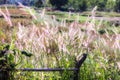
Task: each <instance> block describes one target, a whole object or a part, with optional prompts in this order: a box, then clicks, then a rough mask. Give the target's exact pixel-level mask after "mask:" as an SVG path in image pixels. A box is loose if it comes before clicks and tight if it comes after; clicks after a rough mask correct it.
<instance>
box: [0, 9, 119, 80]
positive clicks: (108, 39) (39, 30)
mask: <svg viewBox="0 0 120 80" xmlns="http://www.w3.org/2000/svg"><path fill="white" fill-rule="evenodd" d="M2 9H3V8H2ZM22 9H24V11H23V12H24V14H21V11H22V10H20V11H19V9H13V8H12V10H9V9H6V10H5V9H3V10H1V11H0V15H1V18H0V54H2V50H3V51H4V47H5V45H9V46H10V48H9V49H8V52H6V55H7V54H8V56H7V57H8V62H9V65H11V64H13V63H14V64H17V65H16V66H14V68H58V67H59V68H72V67H75V58H76V59H77V60H78V59H79V58H80V56H81V55H82V54H83V53H87V54H88V57H87V59H86V61H85V62H84V64H83V65H82V67H81V68H80V74H79V79H80V80H119V79H120V25H118V26H115V25H114V23H112V24H111V22H109V21H101V20H95V19H94V16H93V17H91V18H88V17H87V16H83V15H84V14H85V15H86V13H87V12H85V13H82V14H78V13H67V12H47V11H45V10H44V9H43V10H42V11H40V13H37V12H36V11H35V10H34V9H31V8H27V7H23V8H22ZM8 11H9V12H8ZM5 12H7V13H5ZM25 12H26V13H25ZM19 13H20V14H19ZM93 13H95V11H93ZM25 14H27V15H25ZM87 14H90V13H87ZM102 14H105V15H107V14H109V13H102ZM102 14H101V15H102ZM113 14H114V13H113ZM13 15H14V17H13ZM91 15H92V14H91ZM105 15H103V16H105ZM109 15H110V16H111V15H112V14H109ZM115 15H117V16H119V14H117V13H115ZM10 16H11V17H10ZM15 16H17V17H15ZM19 16H22V17H19ZM28 16H29V17H28ZM14 50H17V51H16V53H15V52H14ZM23 50H24V51H27V52H30V53H32V54H33V56H31V57H30V58H29V57H26V56H24V55H21V54H20V51H23ZM13 53H15V54H16V55H14V54H13ZM10 54H11V55H10ZM6 55H5V56H6ZM5 56H2V57H1V59H3V58H4V57H5ZM27 56H28V55H27ZM73 77H74V76H73V72H68V71H64V72H62V73H59V72H39V73H38V72H16V73H14V79H17V80H73Z"/></svg>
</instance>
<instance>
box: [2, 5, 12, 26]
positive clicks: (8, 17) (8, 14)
mask: <svg viewBox="0 0 120 80" xmlns="http://www.w3.org/2000/svg"><path fill="white" fill-rule="evenodd" d="M5 9H6V14H5V13H4V12H3V11H2V10H1V9H0V14H1V15H3V17H4V19H5V21H6V22H7V23H8V24H9V26H10V27H12V26H13V24H12V21H11V17H10V13H9V11H8V9H7V7H5Z"/></svg>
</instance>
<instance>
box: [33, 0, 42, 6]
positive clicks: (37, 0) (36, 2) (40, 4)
mask: <svg viewBox="0 0 120 80" xmlns="http://www.w3.org/2000/svg"><path fill="white" fill-rule="evenodd" d="M35 6H36V7H42V6H43V3H42V0H36V1H35Z"/></svg>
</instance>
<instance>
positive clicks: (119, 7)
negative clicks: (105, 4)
mask: <svg viewBox="0 0 120 80" xmlns="http://www.w3.org/2000/svg"><path fill="white" fill-rule="evenodd" d="M115 11H116V12H120V0H116V5H115Z"/></svg>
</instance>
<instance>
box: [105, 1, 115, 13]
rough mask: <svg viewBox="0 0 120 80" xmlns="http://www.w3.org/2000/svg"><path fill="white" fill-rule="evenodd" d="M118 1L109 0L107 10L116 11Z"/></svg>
mask: <svg viewBox="0 0 120 80" xmlns="http://www.w3.org/2000/svg"><path fill="white" fill-rule="evenodd" d="M115 5H116V1H115V0H108V1H107V3H106V10H107V11H114V10H115Z"/></svg>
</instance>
